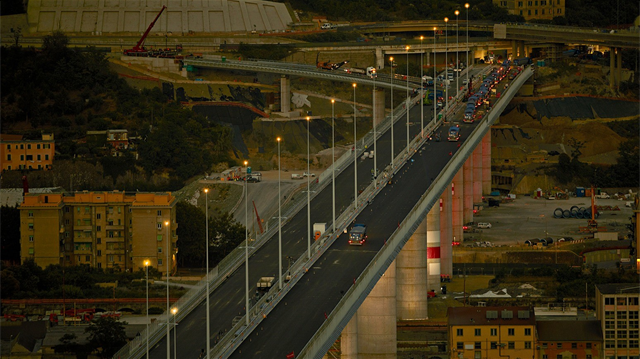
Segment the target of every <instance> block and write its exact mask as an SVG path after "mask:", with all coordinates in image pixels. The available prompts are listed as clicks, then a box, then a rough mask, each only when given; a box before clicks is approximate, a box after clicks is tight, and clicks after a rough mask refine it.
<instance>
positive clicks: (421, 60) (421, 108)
mask: <svg viewBox="0 0 640 359" xmlns="http://www.w3.org/2000/svg"><path fill="white" fill-rule="evenodd" d="M422 40H424V36H422V35H421V36H420V95H419V96H420V138H424V107H423V106H424V58H423V57H422V53H423V52H424V48H423V47H422Z"/></svg>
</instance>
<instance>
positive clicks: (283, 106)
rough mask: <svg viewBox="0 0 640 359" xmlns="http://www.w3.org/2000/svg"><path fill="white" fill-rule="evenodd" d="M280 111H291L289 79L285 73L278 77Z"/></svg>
mask: <svg viewBox="0 0 640 359" xmlns="http://www.w3.org/2000/svg"><path fill="white" fill-rule="evenodd" d="M280 112H283V113H289V112H291V79H290V78H289V76H286V75H282V77H280Z"/></svg>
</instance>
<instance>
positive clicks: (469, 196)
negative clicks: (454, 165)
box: [462, 156, 473, 223]
mask: <svg viewBox="0 0 640 359" xmlns="http://www.w3.org/2000/svg"><path fill="white" fill-rule="evenodd" d="M462 172H463V176H462V178H463V190H462V195H463V204H462V221H463V223H469V222H473V156H469V157H468V158H467V160H466V161H465V162H464V165H462Z"/></svg>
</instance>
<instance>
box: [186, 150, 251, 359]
mask: <svg viewBox="0 0 640 359" xmlns="http://www.w3.org/2000/svg"><path fill="white" fill-rule="evenodd" d="M244 167H245V175H244V268H245V269H244V279H245V281H244V291H245V298H244V305H245V307H246V314H245V317H246V324H247V326H249V212H248V207H249V187H248V186H247V177H248V176H249V173H248V172H249V161H244ZM176 359H177V358H176Z"/></svg>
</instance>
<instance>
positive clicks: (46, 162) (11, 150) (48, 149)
mask: <svg viewBox="0 0 640 359" xmlns="http://www.w3.org/2000/svg"><path fill="white" fill-rule="evenodd" d="M55 151H56V144H55V141H54V140H53V134H52V133H50V134H44V133H43V134H42V139H41V140H24V139H22V135H6V134H2V135H0V159H1V160H0V161H1V162H2V170H3V171H5V170H7V171H11V170H42V169H44V170H49V169H51V165H52V164H53V156H54V154H55Z"/></svg>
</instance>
